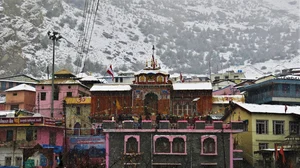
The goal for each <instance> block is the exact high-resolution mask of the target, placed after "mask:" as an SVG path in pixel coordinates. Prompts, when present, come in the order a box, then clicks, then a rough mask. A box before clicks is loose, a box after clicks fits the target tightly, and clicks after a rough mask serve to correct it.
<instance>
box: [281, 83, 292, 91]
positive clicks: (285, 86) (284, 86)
mask: <svg viewBox="0 0 300 168" xmlns="http://www.w3.org/2000/svg"><path fill="white" fill-rule="evenodd" d="M282 92H284V93H289V92H290V85H289V84H282Z"/></svg>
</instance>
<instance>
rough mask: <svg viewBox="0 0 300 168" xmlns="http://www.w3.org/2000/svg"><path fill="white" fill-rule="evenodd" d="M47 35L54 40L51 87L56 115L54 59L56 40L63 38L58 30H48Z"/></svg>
mask: <svg viewBox="0 0 300 168" xmlns="http://www.w3.org/2000/svg"><path fill="white" fill-rule="evenodd" d="M47 35H48V37H49V39H50V40H52V41H53V57H52V82H51V85H52V89H51V117H54V115H53V104H54V103H53V100H54V61H55V42H56V41H58V40H59V39H61V38H63V37H62V36H61V35H60V34H59V33H58V32H51V31H48V32H47Z"/></svg>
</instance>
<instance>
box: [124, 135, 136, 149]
mask: <svg viewBox="0 0 300 168" xmlns="http://www.w3.org/2000/svg"><path fill="white" fill-rule="evenodd" d="M126 153H138V142H137V140H136V138H134V137H130V138H129V139H128V140H127V142H126Z"/></svg>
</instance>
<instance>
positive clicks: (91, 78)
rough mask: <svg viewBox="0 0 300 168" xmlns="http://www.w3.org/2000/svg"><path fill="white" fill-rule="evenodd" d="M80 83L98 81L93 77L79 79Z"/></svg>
mask: <svg viewBox="0 0 300 168" xmlns="http://www.w3.org/2000/svg"><path fill="white" fill-rule="evenodd" d="M80 81H99V79H97V78H96V77H94V76H86V77H83V78H81V79H80Z"/></svg>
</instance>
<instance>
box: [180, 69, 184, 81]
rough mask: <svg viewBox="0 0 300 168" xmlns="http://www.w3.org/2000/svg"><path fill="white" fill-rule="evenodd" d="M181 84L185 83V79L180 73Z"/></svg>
mask: <svg viewBox="0 0 300 168" xmlns="http://www.w3.org/2000/svg"><path fill="white" fill-rule="evenodd" d="M180 82H181V83H183V82H184V79H183V76H182V74H181V72H180Z"/></svg>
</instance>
